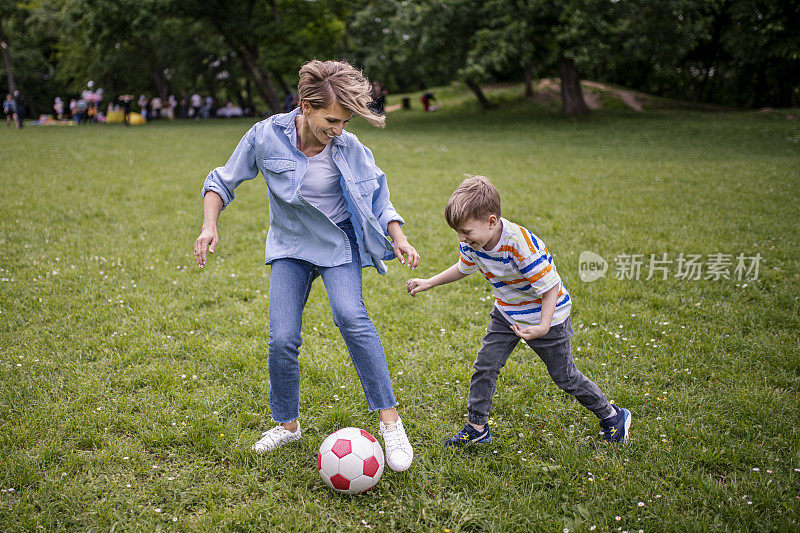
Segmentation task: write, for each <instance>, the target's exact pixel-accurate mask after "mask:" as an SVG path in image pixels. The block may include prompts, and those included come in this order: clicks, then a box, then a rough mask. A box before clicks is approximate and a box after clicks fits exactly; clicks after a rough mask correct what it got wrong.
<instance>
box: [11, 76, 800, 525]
mask: <svg viewBox="0 0 800 533" xmlns="http://www.w3.org/2000/svg"><path fill="white" fill-rule="evenodd" d="M515 91H516V89H513V90H510V89H506V90H505V91H503V90H499V91H497V92H496V93H494V94H493V97H494V98H495V99H496V100H498V101H502V102H503V104H502V106H501V107H500V108H498V109H496V110H494V111H491V112H481V111H479V110H477V109H476V107H475V105H474V104H473V102H472V100H471V99H470V98H468V97H465V96H464V95H463V94H461V93H459V92H458V91H456V90H455V89H443V90H442V91H440V93H439V95H440V96H441V98H442V100H443V101H444V104H445V106H444V109H442V110H441V111H438V112H436V113H430V114H427V115H424V114H422V113H421V112H420V111H410V112H405V113H404V112H396V113H393V114H391V115H390V117H389V127H388V128H387V129H385V130H378V129H372V128H369V127H368V126H367V125H366V124H365V123H364V122H363V121H358V120H356V121H354V124H352V128H351V129H352V130H353V131H354V132H356V133H357V134H358V135H359V136H360V138H361V140H362V141H363V142H364V143H365V144H367V145H368V146H370V147H371V148H372V149H373V151H374V153H375V156H376V158H377V161H378V163H379V165H380V166H381V167H382V169H383V170H384V171H385V172H386V174H387V175H388V177H389V183H390V187H391V192H392V199H393V202H394V205H395V206H396V207H397V209H398V210H399V211H400V213H401V214H402V215H403V216H404V217H405V218H406V220H407V224H406V227H405V229H406V234H407V235H408V236H409V238H410V240H411V241H412V243H413V244H414V245H415V246H416V247H417V249H418V250H419V251H420V252H421V253H422V256H423V262H422V264H421V266H420V268H419V269H418V271H417V273H415V274H414V275H415V276H429V275H432V274H434V273H436V272H438V271H440V270H442V269H444V268H446V267H448V266H450V265H451V264H453V263H454V262H455V261H456V259H457V240H456V237H455V234H454V233H453V232H452V230H450V229H449V228H448V227H447V225H446V224H445V222H444V219H443V217H442V210H443V207H444V204H445V202H446V200H447V198H448V196H449V194H450V192H451V191H452V190H453V189H454V188H455V186H456V185H457V184H458V183H459V182H460V181H461V179H462V178H463V174H464V173H482V174H485V175H487V176H489V177H490V178H492V179H493V180H494V182H495V183H496V185H497V186H498V188H499V189H500V192H501V195H502V198H503V201H504V205H503V215H504V216H506V217H507V218H509V219H511V220H514V221H516V222H518V223H520V224H524V225H526V226H528V227H529V228H530V229H531V230H532V231H534V233H536V234H537V235H538V236H539V237H541V238H542V239H543V240H544V241H545V242H546V243H547V244H548V248H549V250H550V252H551V253H552V254H553V255H554V256H555V258H556V264H557V266H558V267H559V272H560V273H561V276H562V277H563V279H564V281H565V283H566V285H567V287H568V288H569V290H570V292H571V294H572V296H573V301H574V305H573V317H572V320H573V327H574V329H575V337H574V338H573V351H574V353H575V358H576V363H577V365H578V368H579V369H581V370H582V371H583V372H584V373H585V374H586V375H588V376H589V377H590V378H591V379H593V380H594V381H595V382H597V383H598V384H599V385H600V387H601V388H602V389H603V390H604V391H605V392H606V394H607V395H608V396H609V398H610V399H613V400H614V401H615V402H616V403H618V404H620V405H624V406H626V407H628V408H629V409H630V410H631V412H632V413H633V417H634V418H633V428H632V436H631V441H630V443H629V445H628V446H626V447H625V448H618V447H610V446H607V445H605V444H604V442H603V441H602V439H601V438H600V437H599V436H598V431H599V427H598V425H597V422H596V420H595V419H594V417H593V415H591V413H588V412H587V411H585V410H583V409H582V408H581V406H580V405H579V404H578V403H577V402H575V401H573V400H572V399H571V398H570V397H568V396H566V395H565V394H564V393H562V392H561V391H560V390H559V389H558V388H557V387H556V386H555V385H554V384H553V383H552V382H551V381H550V379H549V377H548V376H547V373H546V371H545V369H544V365H543V364H542V363H541V362H540V361H538V359H537V358H536V356H535V354H533V352H532V351H531V350H530V349H529V348H527V347H526V346H524V345H522V346H520V347H519V348H517V350H516V351H515V353H514V354H513V355H512V358H511V359H510V360H509V364H508V365H507V366H506V368H505V369H504V371H503V374H502V375H501V378H500V381H499V384H498V393H497V396H496V398H495V404H494V409H493V418H492V423H493V425H492V431H493V434H494V436H495V443H493V444H492V445H491V446H489V447H486V448H480V449H467V450H461V451H453V450H446V449H443V447H442V446H441V441H442V440H443V439H444V438H446V437H448V436H449V435H450V434H452V433H453V432H454V431H456V430H457V429H458V428H459V427H460V426H461V425H463V423H464V421H465V416H466V415H465V413H466V397H467V389H468V384H469V378H470V375H471V364H472V360H473V358H474V354H475V351H476V349H477V347H478V346H479V344H480V339H481V337H482V335H483V332H484V331H485V326H486V323H487V319H488V312H489V311H490V309H491V306H492V301H491V298H490V291H489V287H488V284H487V283H486V282H485V281H483V280H482V279H480V278H479V277H478V276H471V277H470V278H467V279H465V280H463V281H461V282H459V283H457V284H453V285H448V286H444V287H439V288H437V289H434V290H432V291H430V292H427V293H424V294H421V295H419V296H418V297H417V298H414V299H412V298H410V297H408V296H407V295H406V294H405V290H404V285H405V280H406V279H407V278H408V277H409V272H408V271H407V270H406V269H404V268H401V267H400V266H399V265H398V264H397V263H396V262H394V263H392V264H391V265H390V272H389V275H388V276H386V277H381V276H379V275H377V274H376V273H375V272H374V270H373V271H365V273H364V282H365V295H364V297H365V301H366V303H367V308H368V310H369V311H370V314H371V316H372V318H373V320H374V322H375V323H376V326H377V328H378V331H379V332H380V334H381V337H382V340H383V343H384V346H385V348H386V352H387V358H388V362H389V368H390V371H391V373H392V376H393V379H394V386H395V392H396V394H397V396H398V399H399V400H400V402H401V405H400V406H399V410H400V413H401V415H402V416H403V419H404V421H405V423H406V426H407V427H408V428H409V429H410V438H411V441H412V443H413V444H414V446H415V451H416V459H415V463H414V465H413V467H412V468H411V469H410V470H409V471H408V472H406V473H401V474H398V473H394V472H390V471H388V470H387V472H386V473H385V474H384V477H383V479H382V481H381V482H380V484H379V485H378V486H377V487H376V488H375V489H373V491H371V492H370V493H368V494H366V495H363V496H359V497H342V496H340V495H338V494H335V493H333V492H331V491H329V490H327V489H326V488H325V487H324V486H323V484H322V483H321V481H320V479H319V476H318V474H317V472H316V450H317V447H318V446H319V444H320V443H321V441H322V440H323V438H324V437H325V436H326V435H327V434H329V433H330V432H332V431H333V430H335V429H337V428H339V427H344V426H351V425H352V426H359V427H363V428H365V429H367V430H369V431H371V432H373V433H375V434H377V417H376V416H375V415H374V414H372V413H368V412H367V410H366V402H365V400H364V397H363V392H362V391H361V388H360V385H359V383H358V380H357V377H356V374H355V371H354V369H353V367H352V365H351V364H350V362H349V357H348V354H347V351H346V349H345V347H344V343H343V341H342V339H341V336H340V335H339V333H338V331H337V330H336V327H335V326H334V324H333V322H332V320H331V317H330V311H329V307H328V303H327V299H326V297H325V294H324V287H323V285H322V284H321V283H319V282H318V283H317V284H315V287H314V289H313V291H312V294H311V297H310V300H309V303H308V307H307V308H306V311H305V315H304V324H303V333H304V344H303V348H302V349H301V366H302V372H303V382H302V390H301V411H302V418H301V423H302V424H303V426H304V429H305V436H304V438H303V440H302V441H301V442H300V443H298V444H297V445H293V446H290V447H287V448H283V449H280V450H278V451H276V452H275V453H273V454H272V455H269V456H263V457H262V456H256V455H254V454H253V453H251V452H250V450H249V448H250V445H251V444H252V443H253V442H254V441H255V440H256V439H257V438H258V437H259V436H260V432H261V431H263V430H266V429H268V428H269V427H271V422H270V412H269V407H268V399H267V396H268V390H269V382H268V378H267V339H268V328H267V304H268V300H267V297H266V295H267V294H268V288H269V269H268V268H267V267H265V266H264V264H263V253H264V249H263V247H264V239H265V236H266V227H267V200H266V187H265V185H264V182H263V180H262V179H261V178H258V179H256V180H254V181H252V182H247V183H245V184H243V185H242V186H241V187H240V188H239V189H237V199H236V201H235V202H234V203H233V204H232V205H231V206H230V208H228V209H226V210H225V212H224V213H223V214H222V217H221V220H220V233H221V237H222V242H221V244H220V246H219V248H218V250H217V253H216V254H215V255H214V256H213V258H212V259H211V261H210V264H209V266H208V267H206V268H205V269H203V270H199V269H197V268H196V267H195V266H193V259H192V255H191V250H192V245H193V242H194V239H195V237H196V236H197V234H198V233H199V230H200V223H201V197H200V190H201V186H202V182H203V179H204V177H205V176H206V174H207V173H208V171H209V170H210V169H212V168H213V167H215V166H218V165H221V164H222V163H224V162H225V161H226V159H227V157H228V156H229V155H230V153H231V151H232V150H233V148H234V147H235V145H236V143H237V142H238V140H239V138H240V137H241V135H242V134H243V133H244V132H245V131H246V130H247V128H248V127H249V126H250V124H251V123H252V122H251V121H247V120H232V121H221V120H220V121H210V122H202V123H198V122H184V123H172V124H170V123H160V124H151V125H147V126H143V127H134V128H130V129H125V128H123V127H122V126H111V125H110V126H103V125H97V126H91V125H90V126H86V127H80V128H78V127H73V128H36V127H27V128H25V129H24V130H22V131H19V132H18V131H15V130H12V129H2V128H0V178H1V179H2V190H3V201H2V204H0V276H1V277H2V282H0V306H1V309H0V350H2V359H0V489H1V491H0V529H1V530H3V531H22V530H35V529H40V528H41V529H44V530H116V531H119V530H141V531H153V530H159V529H161V530H176V531H184V530H187V531H192V530H217V529H223V530H261V531H264V530H269V529H279V530H300V531H307V530H330V531H339V530H366V529H373V530H379V531H388V530H407V531H416V530H425V531H447V530H449V531H530V530H534V531H562V530H563V531H566V530H569V531H592V530H597V531H610V530H613V531H617V530H620V531H626V530H627V531H638V530H640V529H641V530H644V531H664V530H741V531H757V530H763V531H767V530H794V531H797V530H799V529H800V525H798V521H797V520H798V516H800V400H799V399H798V393H799V392H800V302H798V299H799V298H800V292H798V287H800V263H799V262H798V257H799V256H798V251H797V250H798V246H800V242H799V241H800V121H797V120H787V118H786V114H787V113H785V112H777V111H775V112H768V113H757V112H749V111H748V112H738V111H725V112H722V111H720V112H711V111H692V110H684V111H681V110H674V109H671V110H658V109H652V110H649V111H647V112H646V113H644V114H639V113H635V112H633V111H629V110H627V109H624V108H622V107H621V106H620V107H614V106H612V105H609V106H607V107H606V108H604V109H603V110H601V111H598V112H595V113H593V114H592V115H591V116H589V117H586V118H581V119H578V120H573V119H567V118H562V117H560V116H559V115H558V112H557V108H556V107H551V106H548V105H538V104H533V103H530V102H525V101H523V100H521V99H519V98H517V97H516V96H515ZM395 101H396V99H392V102H390V103H393V102H395ZM416 103H417V102H415V104H416ZM553 105H555V104H553ZM583 251H593V252H595V253H597V254H599V255H600V256H602V257H603V258H605V259H606V260H607V261H608V263H609V264H608V271H607V273H606V276H605V277H603V278H601V279H599V280H597V281H594V282H591V283H587V282H583V281H581V279H580V277H579V256H580V254H581V252H583ZM633 254H641V255H642V257H643V262H644V265H643V266H642V268H641V273H640V274H641V275H640V277H639V279H638V280H637V279H626V278H627V276H622V277H623V279H617V275H618V274H620V275H621V274H628V272H626V271H624V270H620V269H619V268H618V267H622V266H623V265H624V264H625V263H624V261H625V258H626V257H629V256H631V255H633ZM651 254H655V256H656V257H657V258H659V259H663V258H664V257H665V256H664V255H663V254H667V255H666V259H667V260H668V261H671V263H665V264H662V266H664V265H666V269H665V270H664V272H666V274H667V279H662V277H663V276H662V272H661V271H658V272H656V275H655V276H653V277H652V278H651V279H649V280H648V279H646V278H647V277H648V275H649V268H648V267H649V261H650V257H651ZM680 254H684V255H683V257H684V258H686V257H688V256H689V254H696V255H699V256H700V258H699V261H700V262H702V266H703V267H704V268H706V269H708V268H710V266H709V265H711V264H712V263H713V262H714V261H715V258H716V259H720V258H719V257H717V256H715V254H724V256H723V258H724V257H725V256H728V259H729V260H730V261H732V263H731V264H730V266H729V271H730V279H725V278H724V277H721V278H720V279H713V276H712V277H711V279H705V278H706V272H710V271H708V270H705V271H704V272H703V273H702V276H701V279H698V280H694V279H682V278H681V277H676V275H677V274H678V260H679V258H680V257H681V256H680ZM756 254H760V256H759V257H760V258H761V259H760V263H759V271H758V273H757V275H755V272H754V271H750V272H749V273H747V272H745V273H744V275H742V276H741V277H742V279H741V280H740V279H738V276H737V275H736V270H735V267H736V263H737V257H739V256H740V255H741V256H742V257H744V258H752V257H757V256H756ZM721 264H722V263H721V262H719V261H717V265H718V266H719V265H721ZM751 265H752V261H751ZM684 266H685V265H684ZM738 273H739V274H742V272H741V271H739V272H738ZM633 277H634V278H635V276H633Z"/></svg>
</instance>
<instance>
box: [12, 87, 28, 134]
mask: <svg viewBox="0 0 800 533" xmlns="http://www.w3.org/2000/svg"><path fill="white" fill-rule="evenodd" d="M14 103H15V104H16V108H17V129H18V130H21V129H22V128H23V127H25V123H24V122H23V119H24V118H25V96H24V95H23V94H22V92H20V91H19V90H16V91H14Z"/></svg>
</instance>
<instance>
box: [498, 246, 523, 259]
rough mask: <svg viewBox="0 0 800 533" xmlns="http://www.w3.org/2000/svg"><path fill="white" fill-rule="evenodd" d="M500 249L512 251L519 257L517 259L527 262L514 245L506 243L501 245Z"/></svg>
mask: <svg viewBox="0 0 800 533" xmlns="http://www.w3.org/2000/svg"><path fill="white" fill-rule="evenodd" d="M499 251H501V252H511V253H512V254H513V255H514V257H516V258H517V261H519V262H520V263H524V262H525V258H524V257H522V255H521V254H520V253H519V252H518V251H517V249H516V248H514V247H513V246H508V245H507V244H504V245H503V246H501V247H500V248H499Z"/></svg>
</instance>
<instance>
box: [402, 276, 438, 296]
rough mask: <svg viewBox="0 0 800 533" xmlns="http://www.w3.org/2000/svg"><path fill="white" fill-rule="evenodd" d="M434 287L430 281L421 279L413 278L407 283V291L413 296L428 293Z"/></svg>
mask: <svg viewBox="0 0 800 533" xmlns="http://www.w3.org/2000/svg"><path fill="white" fill-rule="evenodd" d="M431 287H433V284H431V282H430V280H429V279H420V278H412V279H410V280H408V281H406V291H408V294H410V295H411V296H414V295H415V294H417V293H418V292H422V291H427V290H428V289H430V288H431Z"/></svg>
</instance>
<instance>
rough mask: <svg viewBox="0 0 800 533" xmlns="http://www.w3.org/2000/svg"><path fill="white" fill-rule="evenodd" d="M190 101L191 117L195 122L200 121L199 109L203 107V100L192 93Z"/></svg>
mask: <svg viewBox="0 0 800 533" xmlns="http://www.w3.org/2000/svg"><path fill="white" fill-rule="evenodd" d="M191 101H192V112H191V115H192V116H193V117H194V119H195V120H200V108H201V107H202V106H203V99H202V98H200V95H199V94H197V93H194V94H193V95H192V98H191Z"/></svg>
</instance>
